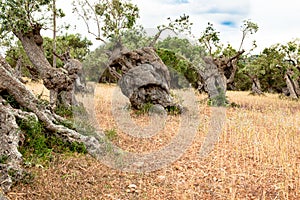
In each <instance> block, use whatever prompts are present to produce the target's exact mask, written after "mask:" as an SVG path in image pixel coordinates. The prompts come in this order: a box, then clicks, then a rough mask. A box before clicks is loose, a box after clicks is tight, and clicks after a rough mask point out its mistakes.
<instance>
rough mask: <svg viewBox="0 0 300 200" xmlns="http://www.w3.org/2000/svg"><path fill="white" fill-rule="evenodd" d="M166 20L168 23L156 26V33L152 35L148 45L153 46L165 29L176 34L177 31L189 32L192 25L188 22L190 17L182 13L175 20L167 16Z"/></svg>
mask: <svg viewBox="0 0 300 200" xmlns="http://www.w3.org/2000/svg"><path fill="white" fill-rule="evenodd" d="M167 20H168V21H169V23H168V24H162V25H159V26H157V33H156V34H155V36H154V37H153V40H152V41H151V42H150V44H149V46H150V47H154V45H155V44H156V42H157V41H158V39H159V37H160V35H161V34H162V33H163V32H164V31H166V30H169V31H172V32H173V33H174V34H176V35H178V34H179V33H181V34H183V33H188V34H191V26H192V25H193V23H192V22H190V17H189V16H188V15H185V14H183V15H182V16H180V17H179V18H177V19H175V20H172V19H171V18H170V17H169V18H168V19H167Z"/></svg>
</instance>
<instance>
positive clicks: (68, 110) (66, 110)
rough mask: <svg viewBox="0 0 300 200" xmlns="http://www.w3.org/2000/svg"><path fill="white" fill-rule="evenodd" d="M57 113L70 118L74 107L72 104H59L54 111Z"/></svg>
mask: <svg viewBox="0 0 300 200" xmlns="http://www.w3.org/2000/svg"><path fill="white" fill-rule="evenodd" d="M54 112H55V113H56V114H58V115H60V116H62V117H64V118H70V117H72V116H73V107H72V106H68V107H66V106H64V105H62V104H59V105H58V106H57V107H56V108H55V111H54Z"/></svg>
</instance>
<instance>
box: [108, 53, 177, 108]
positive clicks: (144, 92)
mask: <svg viewBox="0 0 300 200" xmlns="http://www.w3.org/2000/svg"><path fill="white" fill-rule="evenodd" d="M108 66H109V68H110V69H111V73H112V74H113V75H114V76H115V77H117V78H118V79H119V85H120V87H121V91H122V93H123V94H124V95H125V96H127V97H128V98H129V100H130V102H131V105H132V106H133V107H134V108H136V109H140V108H142V107H143V105H144V104H146V103H152V104H159V105H161V106H163V107H164V108H167V107H169V106H179V105H176V104H175V103H174V102H173V98H172V97H171V95H170V74H169V71H168V68H167V67H166V66H165V65H164V63H163V62H162V60H161V59H160V58H159V56H158V55H157V54H156V52H155V50H154V48H152V47H145V48H142V49H138V50H134V51H128V50H126V49H122V48H121V47H120V48H117V49H116V50H115V51H114V52H113V53H112V55H111V57H110V60H109V63H108ZM179 107H180V106H179Z"/></svg>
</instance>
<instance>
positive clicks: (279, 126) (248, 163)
mask: <svg viewBox="0 0 300 200" xmlns="http://www.w3.org/2000/svg"><path fill="white" fill-rule="evenodd" d="M29 86H31V88H36V87H37V86H36V85H29ZM114 89H115V86H114V85H97V87H96V90H95V111H96V117H97V122H98V123H99V126H100V127H101V128H102V129H103V130H104V131H105V130H106V131H111V132H113V133H115V134H114V137H113V138H112V141H113V143H114V144H116V145H118V146H120V147H121V148H123V149H125V150H127V151H133V152H148V151H151V150H155V149H158V148H161V147H163V146H164V145H166V144H167V143H168V142H170V141H171V140H172V138H173V137H174V136H175V135H176V133H177V132H178V127H179V124H180V116H168V117H167V119H166V123H165V127H164V128H163V129H162V130H160V131H159V132H158V133H157V134H156V135H155V136H153V137H151V138H142V139H141V138H134V137H131V136H129V135H127V134H125V133H124V132H123V131H122V130H119V128H118V124H117V123H116V122H115V120H114V115H113V114H112V112H111V102H112V98H113V96H112V95H113V91H114ZM36 91H39V92H40V91H41V90H40V89H36ZM46 94H47V93H46V91H45V95H46ZM227 95H228V98H229V99H230V101H231V102H235V103H236V104H238V105H239V106H238V107H233V108H227V110H226V124H225V126H224V128H223V131H222V133H221V135H220V138H219V141H218V143H217V144H216V145H215V148H214V149H213V151H212V152H211V153H210V154H209V155H208V156H207V157H204V158H200V157H199V156H198V153H199V149H200V148H201V145H202V144H203V141H204V139H205V136H206V134H207V132H208V129H209V125H210V124H209V122H210V115H211V108H210V107H208V106H207V105H206V103H203V101H202V103H201V100H202V99H204V98H205V95H199V94H198V95H197V98H198V99H199V116H200V121H199V127H198V131H197V133H196V137H195V139H194V141H193V143H192V144H191V145H190V147H189V148H188V150H187V151H186V152H185V154H184V155H183V156H182V157H181V158H180V159H178V160H177V161H176V162H174V163H172V164H170V165H169V166H167V167H165V168H162V169H160V170H157V171H154V172H145V173H129V172H122V171H119V170H115V169H111V168H109V167H107V166H105V165H104V164H102V163H101V162H99V161H97V160H95V159H94V158H92V157H91V156H89V155H81V154H72V155H56V156H55V157H54V159H53V161H52V162H51V163H50V164H49V165H48V166H43V167H41V166H34V167H31V168H28V170H29V171H30V172H32V173H33V174H34V175H35V179H34V182H33V183H30V184H22V183H20V184H18V185H16V186H15V187H14V188H13V191H11V192H10V193H9V194H8V196H9V197H10V198H11V199H26V200H28V199H35V200H36V199H59V200H60V199H66V200H67V199H72V200H74V199H78V200H79V199H107V200H109V199H111V200H117V199H122V200H127V199H133V200H135V199H136V200H140V199H153V200H154V199H155V200H158V199H161V200H173V199H174V200H175V199H178V200H184V199H188V200H189V199H191V200H198V199H199V200H201V199H214V200H216V199H224V200H228V199H274V200H275V199H295V200H296V199H300V102H296V101H291V100H287V99H279V97H278V95H275V94H266V96H249V95H248V93H247V92H228V93H227ZM131 118H132V119H133V121H135V123H136V124H138V125H140V126H147V125H148V124H149V116H148V115H146V114H145V115H136V114H135V113H131ZM186 134H189V133H188V132H187V133H186Z"/></svg>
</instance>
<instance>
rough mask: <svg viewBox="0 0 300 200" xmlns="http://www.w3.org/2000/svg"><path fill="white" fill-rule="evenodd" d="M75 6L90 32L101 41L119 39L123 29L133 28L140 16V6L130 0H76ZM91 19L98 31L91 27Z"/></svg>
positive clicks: (75, 10)
mask: <svg viewBox="0 0 300 200" xmlns="http://www.w3.org/2000/svg"><path fill="white" fill-rule="evenodd" d="M73 7H74V12H77V13H78V15H79V16H80V17H81V18H82V19H83V20H84V22H85V23H86V25H87V29H88V32H89V33H91V34H93V35H94V36H95V37H96V39H98V40H101V41H105V39H107V38H112V37H114V38H118V40H119V39H120V38H121V35H122V33H123V31H125V30H128V29H131V28H132V27H133V26H134V25H135V23H136V20H137V19H138V18H139V9H138V7H137V6H136V5H133V4H132V3H131V2H130V1H123V0H99V1H98V2H97V3H95V4H91V3H90V2H89V1H88V0H75V1H73ZM91 21H92V23H94V24H95V26H97V27H98V32H97V33H92V32H91V30H90V29H89V26H90V25H89V23H91ZM103 24H104V25H103ZM101 31H102V32H101Z"/></svg>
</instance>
